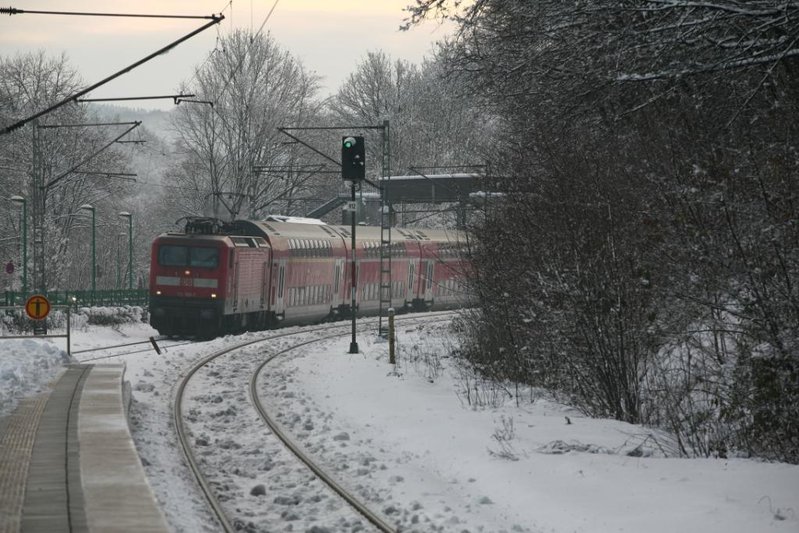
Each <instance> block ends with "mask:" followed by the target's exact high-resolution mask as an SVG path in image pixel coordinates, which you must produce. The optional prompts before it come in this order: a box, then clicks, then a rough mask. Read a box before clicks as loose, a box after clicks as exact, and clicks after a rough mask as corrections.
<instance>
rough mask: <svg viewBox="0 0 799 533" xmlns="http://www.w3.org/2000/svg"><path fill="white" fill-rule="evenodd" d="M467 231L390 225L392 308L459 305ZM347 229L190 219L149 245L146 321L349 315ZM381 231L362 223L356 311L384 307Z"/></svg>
mask: <svg viewBox="0 0 799 533" xmlns="http://www.w3.org/2000/svg"><path fill="white" fill-rule="evenodd" d="M464 239H465V238H464V235H463V234H462V233H461V232H458V231H453V230H427V229H424V230H422V229H402V228H393V229H392V231H391V247H392V249H391V280H392V281H391V305H392V307H394V308H395V309H396V310H398V311H401V310H408V309H415V310H426V309H444V308H452V307H458V306H461V305H463V304H464V298H463V283H464V279H465V278H464V273H465V267H466V263H465V262H464V260H463V258H462V257H463V256H462V253H461V252H462V251H463V248H464V246H465V240H464ZM351 240H352V235H351V228H350V227H349V226H331V225H325V224H322V223H315V224H314V223H307V221H301V222H291V221H290V219H288V220H282V219H280V218H278V219H273V218H270V219H268V220H264V221H250V220H237V221H234V222H232V223H221V222H219V221H218V220H216V219H209V218H189V219H187V223H186V228H185V230H184V232H182V233H165V234H162V235H160V236H159V237H157V238H156V239H155V241H154V242H153V245H152V257H151V264H150V324H151V325H152V326H153V327H154V328H155V329H157V330H158V331H159V333H161V334H162V335H199V336H204V337H213V336H216V335H220V334H224V333H228V332H237V331H244V330H256V329H265V328H269V327H274V326H276V325H280V324H306V323H314V322H320V321H323V320H328V319H336V318H346V317H349V316H350V308H351V299H352V294H351V288H352V259H351V258H352V253H351V252H352V248H351ZM380 268H381V267H380V228H379V227H373V226H358V227H357V229H356V241H355V286H356V289H357V290H356V298H355V299H356V303H355V305H356V313H357V314H359V315H368V314H377V313H378V312H379V308H380Z"/></svg>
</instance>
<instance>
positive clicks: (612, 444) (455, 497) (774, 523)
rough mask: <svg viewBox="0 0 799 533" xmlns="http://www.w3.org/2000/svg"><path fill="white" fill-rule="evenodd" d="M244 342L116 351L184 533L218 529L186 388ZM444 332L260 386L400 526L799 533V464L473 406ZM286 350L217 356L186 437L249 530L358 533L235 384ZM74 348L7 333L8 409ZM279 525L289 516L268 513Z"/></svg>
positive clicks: (0, 346)
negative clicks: (192, 463) (186, 411)
mask: <svg viewBox="0 0 799 533" xmlns="http://www.w3.org/2000/svg"><path fill="white" fill-rule="evenodd" d="M153 334H154V331H153V330H151V329H150V328H149V327H147V326H145V325H141V324H137V325H126V326H121V327H118V328H110V327H94V326H84V327H83V328H82V330H81V331H76V332H74V339H73V351H77V350H81V349H86V348H89V347H92V346H102V345H107V344H119V343H125V342H134V341H136V340H144V339H146V338H147V337H148V336H150V335H153ZM250 337H252V335H250ZM237 340H238V339H237V338H233V337H227V338H223V339H216V340H214V341H210V342H205V343H196V344H189V345H183V346H175V347H174V348H170V349H168V351H167V352H166V353H164V354H162V355H157V354H155V353H154V352H153V351H152V350H147V346H146V345H142V346H140V347H131V348H127V349H124V350H120V351H127V352H135V353H128V354H127V355H123V356H121V357H118V358H116V359H118V360H124V361H126V363H127V379H128V380H129V381H130V382H131V385H132V388H133V399H134V403H133V405H132V408H131V427H132V432H133V436H134V440H135V442H136V445H137V447H138V449H139V453H140V455H141V457H142V460H143V464H144V465H145V470H146V472H147V474H148V476H149V478H150V482H151V484H152V486H153V488H154V490H155V492H156V495H157V497H158V499H159V501H160V502H161V504H162V506H163V508H164V511H165V514H166V515H167V519H168V521H169V522H170V524H171V525H172V526H173V528H174V529H175V530H176V531H187V532H188V531H191V532H194V531H214V530H216V529H217V527H216V526H215V525H214V524H213V522H211V521H210V520H211V519H210V516H208V514H207V512H206V511H205V510H204V507H203V505H204V504H203V502H202V500H201V498H200V496H199V493H198V490H197V489H196V488H195V486H194V482H193V480H192V479H191V478H190V477H188V474H187V471H186V469H185V467H184V466H183V459H182V457H181V455H180V452H179V450H178V449H177V448H176V444H175V439H174V435H173V429H172V423H171V419H170V407H171V403H172V397H173V387H174V384H175V383H176V382H177V381H178V380H179V378H180V376H181V374H182V373H183V372H184V371H185V370H186V369H187V368H188V367H189V366H191V364H192V363H193V362H195V361H196V360H197V359H198V358H199V357H201V356H203V355H207V354H209V353H211V352H213V351H215V350H218V349H219V348H220V347H223V346H226V345H230V344H232V343H234V342H237ZM449 340H450V339H448V336H447V334H446V330H445V329H444V328H443V327H442V326H438V325H435V324H432V323H429V324H427V325H426V326H424V327H400V328H398V341H399V348H400V350H399V353H400V358H399V364H398V366H397V369H396V370H395V371H392V369H391V367H390V365H389V364H388V363H387V350H388V347H387V345H386V344H385V343H384V342H380V341H378V340H377V339H376V338H375V337H374V335H371V334H370V335H366V334H364V335H361V336H359V339H358V341H359V345H360V348H361V351H362V353H360V354H357V355H351V354H349V353H347V351H348V348H349V338H348V337H347V338H344V339H341V340H336V341H324V342H322V343H316V344H310V345H308V346H307V347H305V348H304V349H303V350H302V352H300V353H294V354H293V355H291V356H288V357H282V358H280V359H279V360H277V361H276V364H270V366H269V367H268V370H267V373H266V374H265V375H264V378H263V379H262V380H261V381H260V382H259V388H260V389H261V394H262V396H263V398H264V402H265V403H266V404H267V406H269V407H270V408H272V409H274V410H275V411H276V412H277V413H278V420H279V421H280V422H281V424H282V425H283V426H284V427H285V428H286V429H287V430H288V431H289V432H290V433H292V434H294V435H295V436H297V437H298V438H299V440H300V442H301V443H302V444H303V446H304V447H305V449H306V450H307V451H308V452H309V453H310V454H311V455H313V456H314V457H317V458H318V459H319V461H320V462H321V463H322V464H323V465H325V467H326V468H328V469H329V471H330V472H331V473H332V474H333V475H334V477H336V478H337V479H339V480H341V481H343V482H344V483H345V484H347V485H349V486H351V487H354V488H356V491H357V492H359V493H362V494H365V495H368V496H369V498H370V499H371V501H372V503H373V506H374V508H375V509H376V510H377V511H379V512H381V513H382V514H383V515H384V516H385V517H386V518H387V519H388V521H389V522H393V523H397V524H400V525H401V526H402V528H403V530H405V531H420V532H422V531H457V532H461V531H470V532H477V531H484V532H501V531H509V532H510V531H533V532H557V533H559V532H575V531H577V532H586V533H588V532H591V533H594V532H605V531H608V532H610V531H614V532H615V531H629V532H642V531H646V532H663V533H666V532H675V531H680V532H692V531H696V532H702V533H712V532H725V533H727V532H741V533H744V532H745V533H751V532H766V531H775V532H796V531H799V467H798V466H793V465H787V464H781V463H768V462H762V461H756V460H748V459H679V458H674V457H670V456H669V455H670V454H669V450H670V445H669V439H668V436H666V435H663V434H659V433H656V432H653V431H651V430H649V429H647V428H642V427H639V426H633V425H630V424H625V423H621V422H617V421H613V420H594V419H588V418H585V417H583V416H581V415H579V414H578V413H577V412H575V411H574V410H572V409H570V408H568V407H566V406H562V405H559V404H556V403H554V402H552V401H549V400H547V399H546V398H545V397H543V395H540V396H539V397H535V396H534V397H535V401H534V402H533V403H530V402H529V400H528V401H526V402H524V403H522V404H521V405H520V406H517V405H516V404H515V402H514V401H512V400H506V401H503V402H501V405H497V406H494V407H479V408H477V407H474V406H473V405H470V403H469V395H467V393H466V391H465V388H464V382H463V381H462V379H461V378H459V374H458V372H457V371H456V369H455V368H453V366H452V363H451V361H450V360H449V359H448V358H446V357H445V353H446V347H447V345H448V342H449ZM53 344H55V345H57V346H63V343H62V342H61V341H59V340H54V341H53ZM277 344H278V343H274V342H273V343H265V345H256V346H254V347H252V348H250V349H248V350H247V351H246V352H245V353H243V354H241V355H240V356H238V363H237V365H236V367H222V366H221V365H220V366H219V368H217V369H216V370H212V371H211V373H210V374H209V375H208V377H206V378H204V379H205V380H206V384H207V386H208V390H206V387H205V386H203V387H202V390H200V389H197V390H193V391H190V393H189V395H190V400H191V402H192V403H191V404H190V406H189V407H190V408H192V409H195V411H193V412H192V413H191V414H190V417H191V418H192V421H191V423H190V429H191V431H192V432H193V435H194V437H195V439H196V440H197V439H198V440H199V443H200V444H201V445H203V443H206V442H207V444H208V445H207V450H205V451H204V452H202V453H201V457H202V460H203V462H205V463H206V464H209V465H214V466H216V467H219V468H220V469H221V471H220V473H219V474H218V475H215V476H214V477H215V481H216V482H218V483H220V486H222V488H223V492H224V494H225V495H226V498H227V501H226V502H225V503H224V504H225V505H226V507H227V508H229V509H235V510H237V511H235V513H234V514H235V515H236V517H238V519H239V520H240V521H241V525H242V526H243V527H244V528H245V529H249V530H262V531H275V530H285V531H288V530H293V531H306V530H315V531H318V532H322V531H331V532H332V531H357V530H358V528H359V526H358V523H359V520H358V517H357V515H352V514H348V510H347V509H346V508H345V506H340V505H339V504H337V503H334V498H333V497H332V496H328V495H326V494H324V491H323V490H321V489H318V488H315V487H312V486H311V483H309V482H308V480H309V476H308V475H307V473H304V472H303V471H302V469H298V468H296V467H288V466H287V465H288V463H289V459H290V457H288V456H285V452H282V451H281V450H280V449H279V447H277V446H275V445H273V444H270V442H269V439H270V438H271V436H270V435H269V432H268V431H267V430H264V429H263V428H261V427H260V426H259V425H258V423H257V420H256V419H255V418H254V415H253V414H252V413H251V410H250V407H249V405H248V399H247V393H246V391H241V390H236V387H238V384H237V383H238V381H241V382H246V380H247V379H248V377H249V376H247V375H246V373H247V372H248V369H249V368H251V366H252V365H251V364H249V363H248V361H255V360H258V359H260V358H261V357H263V354H264V353H267V352H269V353H272V352H273V351H274V350H275V349H276V348H277ZM141 350H144V351H141ZM93 355H95V354H92V353H84V354H78V355H77V356H76V359H86V358H88V357H92V356H93ZM62 357H63V355H62V352H61V351H60V350H57V349H54V348H53V346H52V344H50V343H48V342H45V341H40V340H23V341H14V340H0V414H5V413H7V412H8V410H9V408H10V406H11V405H12V403H13V402H14V401H15V399H17V398H19V397H20V396H21V395H26V394H33V393H36V392H37V391H38V390H40V389H41V388H42V386H46V383H47V382H48V381H49V380H51V379H52V378H53V376H54V375H55V373H56V372H57V368H58V365H59V364H60V363H61V360H62ZM112 360H113V359H112ZM213 372H217V373H216V374H214V373H213ZM214 376H216V377H217V379H214ZM213 381H216V383H213ZM212 387H218V388H217V389H212ZM478 392H486V391H478ZM470 394H471V399H472V400H473V399H474V394H475V391H474V390H472V391H471V392H470ZM527 394H529V392H528V393H527ZM481 399H482V398H481ZM473 403H474V402H473ZM489 403H492V402H489ZM494 403H495V404H496V402H494ZM219 431H224V432H225V433H222V434H220V433H219ZM276 477H278V478H280V480H276ZM261 485H262V486H263V487H262V488H261V487H260V486H261ZM276 487H280V488H279V490H280V492H279V493H275V492H272V489H274V488H276ZM328 511H329V514H328ZM281 517H282V519H285V518H289V519H291V520H289V521H288V522H283V523H281V524H280V525H277V523H273V522H270V520H276V519H281ZM309 517H310V518H309ZM313 527H315V528H316V529H312V528H313Z"/></svg>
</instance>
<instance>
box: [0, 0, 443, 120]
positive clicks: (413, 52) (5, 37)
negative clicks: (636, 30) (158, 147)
mask: <svg viewBox="0 0 799 533" xmlns="http://www.w3.org/2000/svg"><path fill="white" fill-rule="evenodd" d="M411 3H413V1H412V0H278V1H277V6H276V7H275V10H274V12H273V14H272V16H271V17H270V18H269V20H268V21H267V23H266V26H265V27H264V31H265V32H266V31H269V32H271V33H272V35H273V36H274V37H275V38H276V40H277V41H278V43H279V44H280V45H281V46H282V47H283V48H285V49H286V50H288V51H290V52H291V53H292V54H294V55H295V56H296V57H298V58H299V59H300V60H301V61H302V62H303V64H304V65H305V66H306V68H308V69H309V70H312V71H315V72H316V73H317V74H319V75H321V76H322V77H323V80H322V84H323V93H324V94H329V93H332V92H334V91H335V90H336V89H337V87H338V86H339V84H340V83H341V82H342V81H344V80H345V79H346V77H347V76H348V75H349V74H350V73H351V72H352V71H353V70H354V68H355V66H356V65H357V63H358V61H359V60H360V59H361V58H363V57H364V56H365V55H366V53H367V52H368V51H372V50H378V49H380V50H383V51H385V52H387V53H388V54H390V55H391V56H392V57H394V58H401V59H406V60H409V61H413V62H415V63H419V62H420V61H421V60H422V58H423V57H424V56H425V55H428V54H429V52H430V51H431V50H432V46H433V43H434V42H435V41H437V40H440V39H443V38H444V36H445V35H446V34H447V32H448V31H449V30H450V28H449V27H447V26H443V27H442V26H440V25H439V24H438V23H435V22H431V23H426V24H425V25H424V26H421V27H417V28H414V29H412V30H410V31H407V32H400V31H398V28H399V26H400V25H401V24H402V22H403V19H404V18H405V12H404V11H403V8H404V7H405V6H406V5H408V4H411ZM273 5H275V0H252V1H250V0H234V1H232V2H230V1H228V0H159V1H155V0H138V1H135V2H134V1H116V2H109V1H107V0H105V1H103V0H74V1H67V0H58V1H56V0H32V1H28V0H16V1H15V0H12V1H11V2H7V3H6V4H4V5H3V7H9V6H11V7H15V8H17V9H23V10H41V11H80V12H101V13H108V12H114V13H152V14H170V15H211V14H212V13H213V14H217V13H220V12H222V13H223V14H224V16H225V20H224V21H223V22H222V23H221V24H219V25H218V26H216V27H212V28H209V29H207V30H205V31H204V32H202V33H200V34H199V35H196V36H194V37H192V38H191V39H190V40H188V41H186V42H184V43H182V44H181V45H179V46H178V47H177V48H175V49H173V50H172V51H171V52H170V53H169V54H167V55H164V56H162V57H158V58H155V59H153V60H151V61H150V62H148V63H147V64H145V65H143V66H141V67H139V68H137V69H135V70H133V71H131V72H130V73H127V74H125V75H123V76H121V77H120V78H117V79H116V80H114V81H113V82H111V83H109V84H108V85H105V86H103V87H101V88H99V89H98V90H97V91H95V92H94V93H93V94H92V95H90V96H91V97H94V98H104V97H118V96H150V95H162V94H172V93H174V92H175V91H176V89H177V87H178V85H179V84H180V82H181V81H182V80H187V79H189V78H190V77H191V75H192V72H193V71H192V69H193V67H194V66H195V65H197V64H199V63H201V62H202V61H203V60H204V59H205V57H206V55H207V54H208V53H209V52H210V51H211V50H213V49H214V46H215V44H216V40H217V37H218V36H219V35H227V34H228V33H229V32H230V31H231V30H232V29H233V28H244V29H249V28H253V30H254V31H257V30H258V28H260V27H261V24H262V23H263V22H264V19H265V17H266V15H267V13H268V12H269V10H270V9H271V8H272V6H273ZM206 22H207V21H203V20H160V19H132V18H106V17H76V16H59V15H40V14H20V15H13V16H8V15H3V16H0V54H2V55H4V56H7V55H13V54H16V53H17V52H27V51H35V50H38V49H44V50H46V51H47V52H48V53H51V54H55V55H57V54H60V53H61V52H65V53H66V54H67V56H68V57H69V59H70V62H71V64H72V65H73V66H74V67H75V68H76V69H77V70H78V71H79V72H80V74H81V76H82V77H83V79H84V80H85V82H86V85H91V84H93V83H96V82H98V81H100V80H101V79H103V78H105V77H107V76H109V75H111V74H113V73H114V72H116V71H118V70H120V69H122V68H124V67H126V66H128V65H130V64H132V63H134V62H136V61H138V60H139V59H142V58H144V57H145V56H147V55H149V54H150V53H152V52H154V51H156V50H157V49H159V48H161V47H163V46H164V45H166V44H168V43H170V42H172V41H174V40H177V39H178V38H180V37H182V36H184V35H186V34H187V33H189V32H191V31H192V30H194V29H196V28H199V27H201V26H202V25H203V24H205V23H206ZM121 105H131V106H132V104H130V103H128V104H125V103H122V104H121ZM135 106H136V107H147V108H159V109H168V108H169V107H171V103H169V102H165V101H158V102H157V103H156V102H153V103H146V104H145V103H142V104H139V103H138V102H137V103H136V104H135Z"/></svg>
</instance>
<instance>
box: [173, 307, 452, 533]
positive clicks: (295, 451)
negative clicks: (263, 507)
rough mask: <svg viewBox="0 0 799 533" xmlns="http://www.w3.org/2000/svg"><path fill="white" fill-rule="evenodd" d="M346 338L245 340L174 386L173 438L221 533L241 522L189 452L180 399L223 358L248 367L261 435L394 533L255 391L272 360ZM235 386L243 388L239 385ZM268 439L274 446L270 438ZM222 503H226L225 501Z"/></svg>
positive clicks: (342, 331)
mask: <svg viewBox="0 0 799 533" xmlns="http://www.w3.org/2000/svg"><path fill="white" fill-rule="evenodd" d="M452 314H453V313H452V312H441V313H426V314H425V316H423V317H419V316H416V315H409V316H406V317H398V318H397V322H398V324H408V323H411V324H413V323H416V322H422V323H430V322H431V321H439V320H441V321H443V320H448V319H449V318H450V317H451V316H452ZM436 319H438V320H436ZM361 327H363V328H373V325H371V324H369V322H367V323H366V324H363V323H362V325H361ZM349 333H350V324H349V323H348V322H345V323H339V324H335V325H328V326H321V327H318V328H315V330H314V331H313V333H309V332H308V330H307V329H304V330H303V331H301V332H296V331H291V332H273V333H271V334H269V335H266V336H259V337H258V338H254V339H248V340H246V341H243V342H240V343H236V344H235V345H232V346H229V347H226V348H225V349H223V350H220V351H217V352H215V353H212V354H210V355H208V356H206V357H204V358H202V359H201V360H199V361H198V362H197V363H195V364H194V365H193V366H192V367H191V368H190V369H189V370H188V371H187V372H186V374H185V375H184V377H183V379H182V380H181V381H180V383H179V384H178V386H177V389H176V392H175V399H174V404H173V410H172V417H173V422H174V426H175V429H176V432H177V436H178V442H179V446H180V448H181V450H182V452H183V455H184V457H185V459H186V463H187V465H188V467H189V469H190V471H191V473H192V475H193V476H194V478H195V480H196V482H197V484H198V486H199V487H200V490H201V492H202V494H203V496H204V497H205V499H206V501H207V504H208V507H209V509H210V510H211V512H212V513H213V515H214V516H215V517H216V519H217V521H218V523H219V525H220V527H221V528H222V530H224V531H226V532H234V531H238V530H240V529H241V528H242V527H244V524H243V523H242V522H241V521H239V522H232V521H231V519H230V517H229V516H228V514H227V513H226V512H225V509H224V508H223V505H222V501H220V500H221V498H220V495H219V494H218V491H219V490H220V487H219V485H221V484H222V483H220V482H218V481H217V482H213V481H210V480H209V477H208V476H207V475H205V474H204V473H203V471H202V465H201V464H200V463H201V462H202V461H203V459H202V456H200V457H199V458H198V454H197V453H196V452H195V450H194V449H193V448H194V446H193V445H192V444H191V439H192V435H191V432H190V430H189V428H188V427H187V424H186V418H187V417H186V414H185V410H186V403H187V402H186V401H185V399H186V395H187V390H188V388H189V387H190V386H191V385H190V384H191V382H192V380H193V379H196V378H197V377H198V373H200V372H202V371H203V370H204V369H205V371H207V372H212V373H213V374H214V375H216V376H220V370H219V369H218V368H216V369H213V370H209V367H210V366H212V365H213V364H214V363H215V362H219V361H220V360H221V359H223V358H225V357H226V356H231V358H230V359H226V361H227V364H228V365H231V364H237V365H244V366H246V367H247V370H246V373H247V374H248V375H249V376H250V377H249V384H248V386H247V387H246V388H247V390H248V399H249V402H250V404H251V405H252V406H253V407H254V410H255V412H256V414H257V420H258V421H259V422H260V424H261V426H262V429H261V430H262V431H264V432H267V431H268V432H271V433H267V434H271V435H273V436H274V437H277V441H276V442H277V445H279V446H280V447H285V448H284V449H288V450H289V451H290V452H291V454H292V455H293V456H294V457H296V459H297V460H299V461H300V462H301V464H302V465H304V466H302V467H301V468H303V469H305V470H306V471H307V472H310V473H312V475H313V478H314V479H316V480H318V481H319V482H321V484H322V486H324V487H326V488H327V489H329V490H332V491H333V492H334V493H335V494H336V495H338V497H340V498H341V499H342V500H343V501H344V502H346V504H347V506H349V507H350V508H352V509H353V510H355V511H356V512H357V513H358V516H360V517H362V518H363V519H365V520H366V521H367V522H368V523H369V524H371V526H373V527H374V528H375V529H376V530H378V531H382V532H394V531H396V529H395V528H394V526H392V525H391V524H389V523H388V522H387V521H386V520H385V519H384V518H383V517H382V516H381V515H380V514H379V513H377V512H375V511H374V510H372V509H370V507H369V506H368V505H367V504H366V503H364V502H363V501H362V500H361V499H360V498H359V497H357V496H355V495H354V494H353V493H352V492H351V491H350V490H349V489H348V488H347V487H345V486H343V485H342V484H340V483H339V482H338V481H336V480H335V479H334V478H333V477H332V476H330V475H329V474H328V473H326V471H325V470H324V469H323V468H322V467H320V466H319V465H318V464H316V463H315V461H314V459H313V458H312V457H310V456H309V455H308V454H306V453H305V452H304V451H303V449H302V447H301V446H300V445H298V444H297V443H296V442H295V441H294V439H293V438H292V436H291V435H289V434H288V433H286V432H285V431H283V430H282V428H281V427H280V425H279V424H278V423H277V422H276V421H275V418H274V417H273V416H271V415H270V413H269V411H268V409H266V408H265V406H264V405H263V403H262V402H261V400H260V398H259V394H258V391H257V383H258V379H259V376H260V375H261V374H262V373H263V371H264V369H265V368H266V367H267V366H268V365H269V363H270V362H272V361H275V360H276V359H277V358H279V357H280V356H283V355H286V354H289V353H290V352H292V351H294V350H297V349H298V348H301V347H304V346H307V345H310V344H312V343H316V342H321V341H325V340H329V339H331V338H334V337H342V336H347V335H349ZM309 334H313V338H311V339H308V338H307V337H308V335H309ZM298 335H302V336H303V339H302V340H300V341H299V342H292V341H291V338H292V337H296V336H298ZM268 341H271V344H272V345H274V344H277V343H278V342H284V343H286V345H285V346H281V347H278V348H277V349H274V348H272V347H271V346H270V349H269V352H268V353H267V354H264V353H263V350H261V351H260V352H258V353H255V354H250V355H252V357H249V358H248V357H246V356H242V354H241V352H242V351H243V350H245V349H246V348H248V347H251V346H253V345H257V344H260V343H264V342H268ZM234 354H237V357H236V358H233V357H232V356H233V355H234ZM219 379H220V380H223V378H222V377H219ZM228 386H229V385H228ZM240 386H243V383H242V384H241V385H240ZM252 431H253V432H254V431H256V429H255V428H252ZM195 440H196V436H195ZM272 440H273V441H275V439H274V438H273V439H272ZM195 443H196V442H195ZM294 468H296V467H294ZM225 499H227V496H226V497H225Z"/></svg>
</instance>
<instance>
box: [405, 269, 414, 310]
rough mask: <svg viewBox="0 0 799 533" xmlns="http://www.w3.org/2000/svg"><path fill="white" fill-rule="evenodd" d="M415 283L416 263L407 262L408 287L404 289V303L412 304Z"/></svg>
mask: <svg viewBox="0 0 799 533" xmlns="http://www.w3.org/2000/svg"><path fill="white" fill-rule="evenodd" d="M415 282H416V261H414V260H413V259H410V260H408V286H407V287H406V289H405V301H406V302H412V301H413V300H414V298H416V290H415V285H414V283H415Z"/></svg>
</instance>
